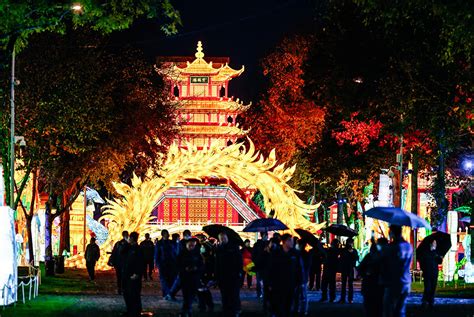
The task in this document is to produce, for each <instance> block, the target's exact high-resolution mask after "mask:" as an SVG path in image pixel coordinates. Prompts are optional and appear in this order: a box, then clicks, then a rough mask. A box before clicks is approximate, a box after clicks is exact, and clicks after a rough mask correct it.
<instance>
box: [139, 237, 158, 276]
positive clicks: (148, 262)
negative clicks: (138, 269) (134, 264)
mask: <svg viewBox="0 0 474 317" xmlns="http://www.w3.org/2000/svg"><path fill="white" fill-rule="evenodd" d="M140 248H142V251H143V257H144V259H145V267H144V270H143V278H144V279H145V281H146V280H147V279H148V278H149V279H150V280H153V266H154V265H153V262H154V261H153V256H154V253H155V245H154V244H153V241H151V238H150V234H149V233H145V240H143V241H142V242H141V243H140ZM147 269H148V274H147Z"/></svg>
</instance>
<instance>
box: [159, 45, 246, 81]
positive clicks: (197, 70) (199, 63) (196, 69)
mask: <svg viewBox="0 0 474 317" xmlns="http://www.w3.org/2000/svg"><path fill="white" fill-rule="evenodd" d="M184 58H185V57H179V58H177V59H176V60H172V59H171V58H169V59H168V58H167V59H166V60H168V61H166V60H164V59H163V58H159V59H157V61H158V62H160V61H161V62H162V66H163V67H162V68H161V69H157V70H158V72H159V73H161V74H163V75H165V76H167V77H168V78H171V79H172V80H173V81H185V80H187V79H188V77H189V76H193V75H196V76H210V77H211V78H212V81H213V82H224V81H227V80H230V79H232V78H234V77H237V76H239V75H240V74H242V73H243V72H244V70H245V67H244V66H242V68H241V69H239V70H236V69H233V68H231V67H230V66H229V58H223V57H216V58H208V60H209V61H206V59H204V52H203V50H202V43H201V41H199V42H198V45H197V52H196V54H195V59H194V60H193V61H192V62H190V61H189V60H186V63H184V62H183V59H184ZM163 61H164V62H163ZM214 61H216V63H215V64H214Z"/></svg>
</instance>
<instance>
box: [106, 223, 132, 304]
mask: <svg viewBox="0 0 474 317" xmlns="http://www.w3.org/2000/svg"><path fill="white" fill-rule="evenodd" d="M127 248H128V231H123V232H122V240H120V241H117V242H116V243H115V245H114V248H113V249H112V255H111V256H110V262H111V263H110V264H112V266H113V267H114V269H115V276H116V278H117V293H118V294H119V295H121V294H122V290H123V288H122V271H123V265H124V262H125V253H126V251H127Z"/></svg>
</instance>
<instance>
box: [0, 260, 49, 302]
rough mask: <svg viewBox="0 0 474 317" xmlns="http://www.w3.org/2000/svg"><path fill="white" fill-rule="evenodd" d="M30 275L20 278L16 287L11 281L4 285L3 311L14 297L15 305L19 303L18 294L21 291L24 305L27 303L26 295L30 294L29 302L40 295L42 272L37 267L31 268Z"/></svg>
mask: <svg viewBox="0 0 474 317" xmlns="http://www.w3.org/2000/svg"><path fill="white" fill-rule="evenodd" d="M29 271H30V273H29V275H28V276H22V277H19V278H18V279H19V281H18V284H17V285H15V283H13V281H11V279H9V282H8V283H7V284H5V285H3V287H2V289H1V291H2V298H3V301H4V302H3V303H2V304H3V309H5V306H7V304H8V303H7V300H8V298H10V297H12V296H13V297H14V298H15V300H14V303H15V305H16V302H18V293H19V292H20V291H21V299H22V303H23V304H24V303H25V301H26V295H27V294H26V293H25V292H28V300H31V299H32V298H35V297H36V296H38V293H39V285H40V284H41V271H40V270H39V269H37V268H35V267H32V266H30V267H29Z"/></svg>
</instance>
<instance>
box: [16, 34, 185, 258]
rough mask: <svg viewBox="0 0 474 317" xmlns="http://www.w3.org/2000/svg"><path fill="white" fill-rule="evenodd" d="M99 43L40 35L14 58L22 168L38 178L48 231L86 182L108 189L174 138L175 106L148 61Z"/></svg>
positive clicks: (153, 159)
mask: <svg viewBox="0 0 474 317" xmlns="http://www.w3.org/2000/svg"><path fill="white" fill-rule="evenodd" d="M103 42H105V41H104V40H102V39H101V38H100V37H98V36H97V35H83V34H71V35H70V37H69V38H64V37H62V36H60V35H55V34H51V33H46V34H42V35H38V36H35V37H34V38H33V39H32V40H31V43H30V45H29V47H28V48H27V49H26V50H25V51H24V52H23V53H22V54H21V55H20V56H19V58H18V77H19V78H21V79H22V84H21V85H20V86H19V87H18V91H17V94H18V97H17V105H18V107H17V108H18V121H19V122H18V131H19V133H21V134H22V135H23V136H25V139H26V140H28V149H27V151H26V152H25V153H24V157H23V162H24V166H22V168H23V169H25V170H27V171H29V170H38V171H39V173H40V174H39V176H40V183H41V187H42V188H44V190H45V191H46V192H47V193H48V194H49V204H48V208H47V216H48V222H49V228H50V224H51V222H52V220H53V219H54V218H55V217H57V216H60V215H63V214H64V217H65V220H66V221H67V217H68V215H67V213H68V211H69V209H70V206H71V204H72V203H73V202H74V201H75V199H76V198H77V196H78V195H79V193H80V192H81V190H83V188H84V186H85V185H86V184H88V185H93V184H97V183H98V182H99V181H103V182H104V183H106V184H108V185H109V186H110V185H111V181H117V180H123V177H127V175H126V174H124V172H127V170H134V171H136V172H137V173H138V174H140V173H141V174H143V171H146V170H147V169H148V168H149V167H150V166H153V165H155V164H158V163H159V161H160V155H159V154H160V153H164V152H165V149H166V147H167V146H168V145H169V144H170V142H171V141H172V140H173V139H174V137H175V133H176V129H175V123H174V122H175V120H174V106H172V105H171V104H170V103H168V102H165V100H164V94H163V93H162V91H163V90H162V87H163V82H162V81H161V78H160V77H159V76H158V74H157V73H156V71H155V70H154V69H153V67H152V65H151V63H149V62H148V61H147V60H145V59H144V58H143V56H142V55H141V53H140V52H138V51H136V50H132V49H111V48H108V47H107V46H104V45H103V44H102V43H103ZM42 43H55V45H49V46H48V47H46V46H44V44H42ZM158 141H159V142H158ZM53 209H54V210H56V213H55V214H54V215H53V214H51V211H52V210H53ZM65 241H67V240H65ZM63 247H64V248H66V249H68V245H67V244H64V245H63ZM47 256H51V249H50V248H49V249H48V252H47Z"/></svg>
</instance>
